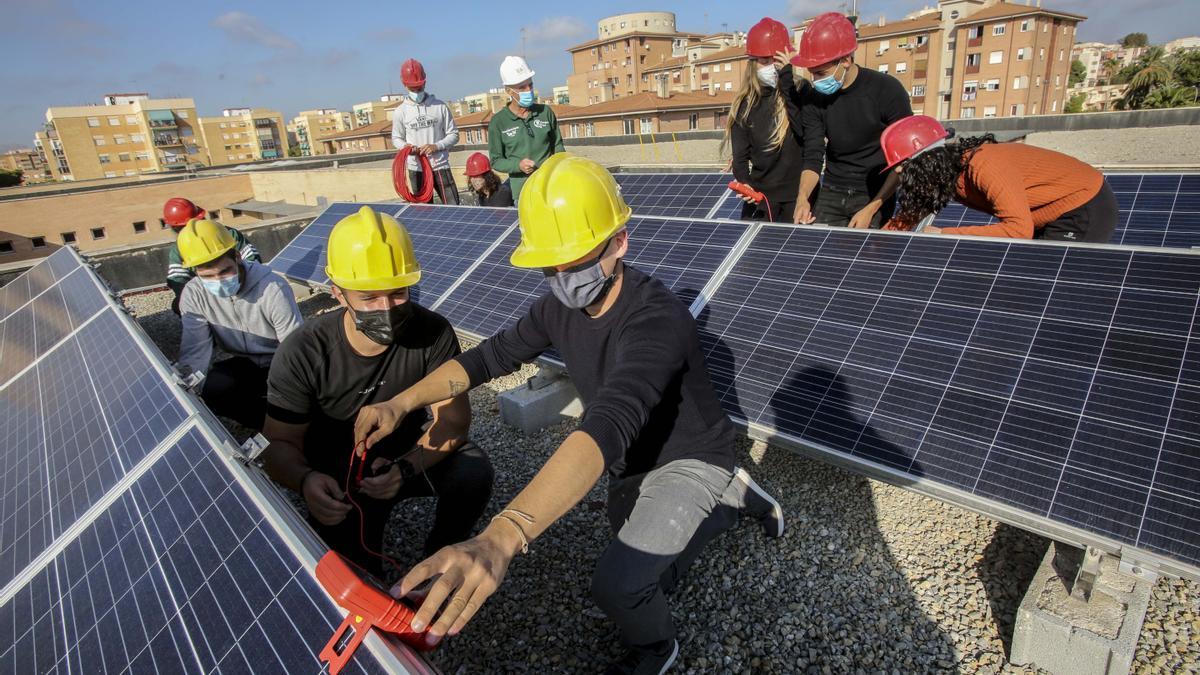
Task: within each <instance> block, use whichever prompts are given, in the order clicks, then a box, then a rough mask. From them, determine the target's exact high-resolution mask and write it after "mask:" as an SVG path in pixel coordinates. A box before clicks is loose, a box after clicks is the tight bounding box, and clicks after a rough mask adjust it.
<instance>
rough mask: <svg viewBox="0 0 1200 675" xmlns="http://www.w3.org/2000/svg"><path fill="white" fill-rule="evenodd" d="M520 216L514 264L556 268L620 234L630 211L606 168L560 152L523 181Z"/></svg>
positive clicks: (519, 206)
mask: <svg viewBox="0 0 1200 675" xmlns="http://www.w3.org/2000/svg"><path fill="white" fill-rule="evenodd" d="M517 214H518V216H519V218H520V221H519V222H520V223H521V243H520V244H519V245H518V246H517V249H516V250H515V251H513V254H512V258H511V261H512V264H513V265H515V266H516V267H553V266H554V265H562V264H564V263H569V262H571V261H574V260H578V259H580V258H582V257H583V256H584V255H586V254H587V252H588V251H590V250H592V249H593V248H596V246H598V245H600V244H601V243H603V242H604V241H605V240H606V239H608V238H609V237H611V236H613V235H614V234H616V233H617V232H620V231H621V229H622V228H623V227H624V226H625V223H626V222H627V221H628V220H629V216H630V214H631V211H630V209H629V206H628V205H626V204H625V200H624V199H622V198H621V190H620V188H618V187H617V181H615V180H613V177H612V174H610V173H609V172H608V171H607V170H605V168H604V167H602V166H600V165H599V164H597V163H595V162H593V161H592V160H590V159H584V158H583V157H579V156H576V155H572V154H571V153H569V152H560V153H558V154H557V155H554V156H552V157H551V158H550V159H548V160H546V163H545V164H542V165H541V166H540V167H538V169H537V171H534V172H533V174H532V175H530V176H529V179H528V180H526V181H525V186H524V187H523V188H521V200H520V203H519V204H518V206H517Z"/></svg>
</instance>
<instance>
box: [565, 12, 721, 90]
mask: <svg viewBox="0 0 1200 675" xmlns="http://www.w3.org/2000/svg"><path fill="white" fill-rule="evenodd" d="M596 32H597V38H596V39H595V40H590V41H588V42H584V43H583V44H578V45H575V46H574V47H570V48H568V49H567V52H568V53H569V54H570V55H571V75H569V76H567V91H568V98H569V100H570V101H571V102H572V103H573V104H574V105H591V104H595V103H602V102H604V101H610V100H613V99H616V98H620V97H622V96H632V95H633V94H636V93H638V92H640V91H644V90H645V89H647V88H649V85H647V86H643V79H642V74H643V71H644V70H645V68H647V67H650V66H655V65H659V64H661V63H662V62H664V61H666V60H667V59H671V58H677V57H681V56H684V55H685V50H686V48H687V46H688V45H689V44H691V43H692V42H698V41H699V40H700V39H701V38H703V37H704V36H703V35H701V34H699V33H684V32H679V31H676V30H675V14H674V13H672V12H635V13H631V14H620V15H617V16H611V17H606V18H604V19H601V20H600V22H599V23H598V25H597V31H596Z"/></svg>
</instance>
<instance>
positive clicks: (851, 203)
mask: <svg viewBox="0 0 1200 675" xmlns="http://www.w3.org/2000/svg"><path fill="white" fill-rule="evenodd" d="M869 201H871V195H870V194H868V193H867V191H866V190H858V189H855V188H840V187H836V186H833V185H822V186H821V193H820V194H819V195H818V196H817V201H816V204H814V205H813V216H815V217H816V219H817V221H816V224H818V225H832V226H834V227H846V226H848V225H849V224H850V219H851V218H853V217H854V214H856V213H858V212H859V211H861V210H862V209H863V207H864V206H866V205H867V202H869ZM895 206H896V197H895V196H894V195H893V196H892V198H891V199H889V200H887V201H885V202H884V203H883V207H882V208H881V209H879V211H877V212H876V213H875V216H874V217H872V218H871V229H872V230H878V229H879V228H880V227H882V226H883V224H884V223H886V222H887V221H889V220H891V218H892V211H893V210H894V209H895Z"/></svg>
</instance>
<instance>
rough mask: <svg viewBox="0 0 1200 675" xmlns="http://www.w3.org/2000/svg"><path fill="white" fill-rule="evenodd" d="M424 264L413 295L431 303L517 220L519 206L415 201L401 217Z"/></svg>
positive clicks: (418, 257)
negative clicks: (506, 207)
mask: <svg viewBox="0 0 1200 675" xmlns="http://www.w3.org/2000/svg"><path fill="white" fill-rule="evenodd" d="M400 220H401V222H403V223H404V227H405V228H406V229H407V230H408V233H409V236H411V237H412V240H413V250H414V251H415V252H416V254H417V261H418V262H419V263H420V264H421V282H420V283H419V284H417V286H416V288H415V290H414V291H413V298H414V299H415V300H416V301H417V302H420V303H421V304H423V305H425V306H426V307H428V306H429V305H432V304H433V303H434V301H436V300H437V299H438V298H440V297H441V296H442V294H443V293H445V292H446V290H447V289H449V288H450V286H451V285H452V284H453V283H454V282H455V281H457V280H458V278H459V277H461V276H462V275H463V273H464V272H466V271H467V269H468V268H469V267H470V266H471V265H472V264H474V262H475V261H476V260H478V259H479V257H480V256H482V255H483V253H484V252H485V251H486V250H487V249H488V247H489V246H491V245H492V244H494V243H496V240H498V239H499V238H500V237H501V236H503V235H504V233H505V231H506V230H507V229H508V228H509V227H510V226H512V225H513V224H514V223H516V222H517V212H516V210H515V209H497V208H487V207H469V208H468V207H460V206H441V205H430V204H411V205H409V207H408V208H407V209H405V210H404V213H403V214H402V215H401V217H400Z"/></svg>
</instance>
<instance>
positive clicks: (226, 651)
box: [0, 428, 383, 673]
mask: <svg viewBox="0 0 1200 675" xmlns="http://www.w3.org/2000/svg"><path fill="white" fill-rule="evenodd" d="M340 622H341V613H340V611H339V610H338V609H337V607H336V606H335V605H334V604H333V602H332V601H331V600H330V599H329V598H328V596H327V595H326V594H325V592H324V591H323V590H322V589H321V588H320V586H319V585H317V583H316V581H315V580H314V579H313V578H312V577H311V576H310V575H309V574H308V573H307V572H306V571H305V570H303V569H301V567H300V566H299V565H298V563H297V561H296V560H295V558H294V557H293V556H291V555H290V553H289V550H288V549H287V547H286V545H285V544H284V543H283V541H282V540H281V539H280V538H279V535H278V534H277V533H276V532H275V530H274V529H273V527H272V526H271V525H270V524H269V523H268V522H266V521H265V519H264V517H263V515H262V513H261V512H260V511H259V509H258V508H257V507H256V506H255V504H254V503H252V502H251V501H250V499H249V498H248V497H247V495H246V493H245V492H244V491H243V490H241V489H240V488H239V487H238V486H237V484H236V483H235V482H234V478H233V476H232V475H231V474H230V473H229V470H228V469H227V468H226V467H225V465H224V464H223V463H222V461H221V460H220V459H219V457H218V456H217V455H216V454H214V452H213V450H212V448H211V447H210V446H209V445H208V443H207V442H206V441H205V440H204V438H203V437H202V436H201V434H200V433H199V432H198V431H197V430H196V429H195V428H193V429H191V430H190V431H188V432H187V433H186V434H185V435H184V436H183V437H182V438H181V439H180V440H179V441H178V443H176V444H175V445H174V446H173V447H171V448H170V449H169V450H168V451H167V453H166V455H165V456H164V457H163V458H162V460H161V461H159V462H157V463H155V464H154V466H153V467H151V468H150V470H149V471H148V472H146V473H145V474H143V475H142V476H141V477H139V478H138V479H137V481H136V482H135V483H134V484H133V486H132V487H131V488H130V489H129V490H128V491H126V492H124V493H123V494H122V495H121V496H120V497H118V498H117V500H116V501H115V502H114V503H113V505H112V506H111V507H110V508H109V509H107V510H106V511H105V512H104V513H103V514H101V515H100V517H99V518H97V519H96V520H95V521H93V522H92V523H91V524H90V525H89V526H88V527H87V529H86V530H84V531H83V532H82V533H81V534H80V535H79V536H78V537H77V538H75V539H74V540H73V541H71V543H70V544H69V545H68V546H67V547H66V549H65V550H64V551H63V552H62V553H61V554H59V555H58V556H57V557H56V558H55V560H54V561H53V562H52V563H51V564H50V565H49V566H48V567H46V568H45V569H43V570H42V571H41V572H40V573H39V574H38V575H37V576H36V577H34V579H33V580H32V581H31V582H30V583H29V584H28V585H26V586H25V587H24V588H22V589H21V590H20V591H19V592H18V594H17V595H16V596H15V597H14V598H13V599H12V601H10V602H9V603H8V604H7V606H6V607H4V608H3V609H2V610H0V635H3V636H4V637H5V638H6V639H5V642H7V644H8V645H9V646H8V647H7V648H5V651H4V652H3V653H0V662H3V663H9V664H11V669H12V672H20V673H32V672H39V673H42V672H72V671H73V672H94V671H101V672H121V671H125V670H127V669H128V670H130V671H132V672H171V673H209V672H218V671H224V672H231V671H236V672H304V671H308V672H317V671H319V670H321V665H322V664H321V663H320V662H319V661H318V659H317V656H316V654H317V653H318V652H319V651H320V649H321V647H322V646H324V644H325V642H326V641H327V640H328V639H329V636H330V635H332V634H333V631H334V629H335V628H336V627H337V625H338V624H339V623H340ZM349 668H350V672H383V669H382V668H381V667H380V666H379V665H378V663H376V662H375V661H373V660H372V659H371V658H369V653H368V652H367V651H366V650H365V649H362V650H360V651H359V652H358V653H357V655H356V657H355V659H354V660H352V661H351V663H350V664H349Z"/></svg>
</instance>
